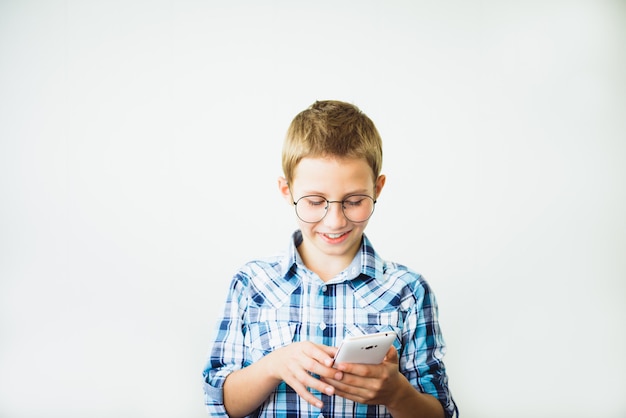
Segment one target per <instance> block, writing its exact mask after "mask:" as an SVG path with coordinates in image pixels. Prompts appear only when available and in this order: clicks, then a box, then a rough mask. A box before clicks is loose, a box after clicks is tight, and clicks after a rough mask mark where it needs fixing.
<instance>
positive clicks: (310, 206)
mask: <svg viewBox="0 0 626 418" xmlns="http://www.w3.org/2000/svg"><path fill="white" fill-rule="evenodd" d="M331 203H341V208H342V210H343V214H344V216H345V217H346V218H347V219H348V220H349V221H351V222H364V221H366V220H368V219H369V217H370V216H372V213H373V212H374V204H375V202H374V199H373V198H372V197H371V196H368V195H353V196H349V197H347V198H345V199H344V200H342V201H329V200H327V199H326V198H324V197H322V196H303V197H301V198H300V199H298V201H296V202H295V206H296V214H297V215H298V217H299V218H300V219H301V220H303V221H304V222H310V223H313V222H319V221H321V220H322V219H323V218H324V216H326V213H327V212H328V207H329V206H330V204H331Z"/></svg>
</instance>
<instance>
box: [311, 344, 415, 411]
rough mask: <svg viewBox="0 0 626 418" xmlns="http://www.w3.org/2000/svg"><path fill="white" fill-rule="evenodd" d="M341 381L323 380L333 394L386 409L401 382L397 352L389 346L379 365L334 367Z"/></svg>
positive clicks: (341, 364)
mask: <svg viewBox="0 0 626 418" xmlns="http://www.w3.org/2000/svg"><path fill="white" fill-rule="evenodd" d="M335 367H336V368H337V370H339V371H341V372H343V376H342V378H341V379H337V378H323V379H322V381H323V382H326V383H329V384H331V385H332V386H334V388H335V394H336V395H338V396H341V397H343V398H346V399H350V400H351V401H354V402H358V403H361V404H368V405H388V404H389V403H390V402H391V401H392V400H393V398H394V395H395V394H396V393H397V388H398V387H399V385H400V383H401V381H402V377H403V376H402V374H401V373H400V371H399V368H398V352H397V351H396V349H395V348H394V347H393V346H391V347H390V348H389V351H387V354H386V356H385V359H384V360H383V362H382V363H381V364H375V365H372V364H356V363H338V364H336V365H335Z"/></svg>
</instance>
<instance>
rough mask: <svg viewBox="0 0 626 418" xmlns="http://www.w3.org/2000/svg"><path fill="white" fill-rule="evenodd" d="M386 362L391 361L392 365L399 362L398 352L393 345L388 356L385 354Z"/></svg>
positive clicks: (388, 351)
mask: <svg viewBox="0 0 626 418" xmlns="http://www.w3.org/2000/svg"><path fill="white" fill-rule="evenodd" d="M385 361H389V362H391V363H397V362H398V351H397V350H396V347H394V346H393V345H392V346H391V347H389V350H387V354H385Z"/></svg>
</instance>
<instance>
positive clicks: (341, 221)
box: [323, 200, 348, 228]
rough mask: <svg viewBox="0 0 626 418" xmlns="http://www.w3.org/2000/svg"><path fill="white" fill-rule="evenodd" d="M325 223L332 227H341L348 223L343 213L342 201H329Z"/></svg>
mask: <svg viewBox="0 0 626 418" xmlns="http://www.w3.org/2000/svg"><path fill="white" fill-rule="evenodd" d="M323 221H324V224H325V225H326V226H329V227H332V228H340V227H343V226H345V225H346V223H347V222H348V220H347V219H346V217H345V215H344V214H343V208H342V202H341V201H336V200H333V201H329V202H328V209H327V210H326V216H324V219H323Z"/></svg>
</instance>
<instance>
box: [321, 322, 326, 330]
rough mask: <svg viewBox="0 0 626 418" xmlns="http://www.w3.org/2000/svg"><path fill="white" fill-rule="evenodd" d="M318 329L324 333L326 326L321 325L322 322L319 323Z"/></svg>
mask: <svg viewBox="0 0 626 418" xmlns="http://www.w3.org/2000/svg"><path fill="white" fill-rule="evenodd" d="M319 327H320V329H321V330H322V331H324V330H325V329H326V324H325V323H323V322H320V325H319Z"/></svg>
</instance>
